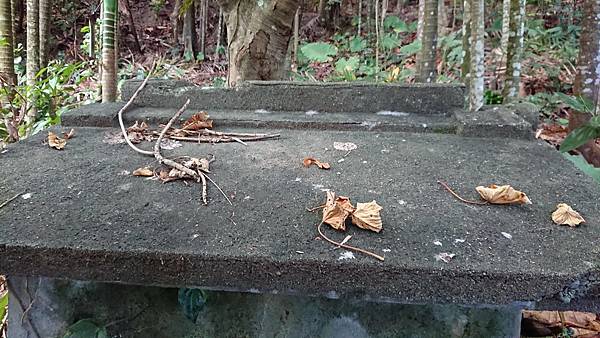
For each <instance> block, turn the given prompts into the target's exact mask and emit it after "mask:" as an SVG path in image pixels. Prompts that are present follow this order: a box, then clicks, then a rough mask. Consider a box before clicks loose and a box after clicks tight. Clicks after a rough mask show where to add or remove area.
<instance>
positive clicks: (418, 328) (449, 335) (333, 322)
mask: <svg viewBox="0 0 600 338" xmlns="http://www.w3.org/2000/svg"><path fill="white" fill-rule="evenodd" d="M10 282H11V285H12V287H13V289H12V290H13V291H14V292H13V294H12V296H14V297H19V298H20V299H21V300H22V301H23V302H25V304H29V295H30V294H35V295H36V301H35V302H34V303H33V304H32V307H31V308H30V309H29V311H28V312H27V318H28V320H26V321H23V322H21V317H22V314H23V310H22V309H21V308H20V307H19V306H17V304H16V302H11V305H12V307H11V308H10V309H9V313H10V316H11V317H10V318H11V321H10V325H9V337H10V338H27V337H32V336H35V334H34V333H33V330H32V329H31V325H33V326H34V327H35V328H36V330H37V331H38V332H43V335H41V338H45V337H49V338H50V337H51V338H55V337H62V336H63V335H64V332H65V330H66V328H67V327H68V326H69V325H71V324H73V323H74V322H76V321H77V320H80V319H90V320H92V321H93V322H94V323H95V324H96V325H98V326H106V325H108V327H107V331H108V335H109V337H127V338H147V337H169V338H194V337H198V338H206V337H211V338H218V337H235V338H237V337H273V338H308V337H311V338H312V337H319V338H349V337H351V338H387V337H415V338H421V337H422V338H432V337H440V338H441V337H444V338H459V337H460V338H468V337H471V338H479V337H489V338H494V337H498V338H505V337H518V336H519V332H520V325H519V323H520V319H521V313H520V311H519V309H518V308H514V307H512V308H511V307H507V308H498V307H495V308H482V307H477V308H472V307H462V306H458V305H455V304H452V305H437V304H430V305H427V306H421V305H406V304H389V303H372V302H353V301H348V300H328V299H323V298H311V297H297V296H292V297H289V296H288V297H286V296H281V295H268V294H267V295H259V294H251V293H237V292H206V295H207V296H206V303H205V305H204V307H203V308H202V309H201V310H200V311H199V313H198V317H197V319H196V321H195V322H193V321H192V320H190V319H187V318H185V317H184V315H183V311H182V310H181V309H180V306H179V305H178V304H177V289H168V288H157V287H140V286H131V285H119V284H108V283H90V282H80V281H66V280H56V279H48V278H42V279H39V278H29V279H28V280H27V281H26V280H25V279H24V278H13V279H11V280H10ZM26 288H27V289H28V290H29V292H27V291H26V290H25V289H26ZM90 304H93V306H90ZM123 304H127V306H123ZM12 318H14V319H15V320H12ZM30 323H31V324H30Z"/></svg>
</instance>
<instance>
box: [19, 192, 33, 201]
mask: <svg viewBox="0 0 600 338" xmlns="http://www.w3.org/2000/svg"><path fill="white" fill-rule="evenodd" d="M21 198H22V199H24V200H28V199H30V198H31V193H30V192H28V193H26V194H23V195H21Z"/></svg>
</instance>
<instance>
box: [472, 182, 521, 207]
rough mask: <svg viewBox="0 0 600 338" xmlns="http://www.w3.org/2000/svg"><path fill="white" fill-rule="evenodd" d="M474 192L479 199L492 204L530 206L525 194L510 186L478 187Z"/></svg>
mask: <svg viewBox="0 0 600 338" xmlns="http://www.w3.org/2000/svg"><path fill="white" fill-rule="evenodd" d="M475 190H477V192H478V193H479V195H481V198H483V199H484V200H486V201H488V202H489V203H492V204H531V201H530V200H529V198H528V197H527V195H525V193H523V192H521V191H518V190H515V189H513V187H511V186H510V185H501V186H497V185H495V184H492V185H490V186H489V187H483V186H478V187H476V188H475Z"/></svg>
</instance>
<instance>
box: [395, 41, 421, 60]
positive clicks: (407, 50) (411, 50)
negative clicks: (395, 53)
mask: <svg viewBox="0 0 600 338" xmlns="http://www.w3.org/2000/svg"><path fill="white" fill-rule="evenodd" d="M420 50H421V40H415V41H413V42H411V43H409V44H408V45H404V46H402V47H401V48H400V54H402V55H404V56H412V55H415V54H417V53H418V52H419V51H420Z"/></svg>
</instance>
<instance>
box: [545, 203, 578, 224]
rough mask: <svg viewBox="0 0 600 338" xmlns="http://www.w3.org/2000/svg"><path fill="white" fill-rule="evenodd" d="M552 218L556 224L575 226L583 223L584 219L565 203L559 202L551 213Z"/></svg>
mask: <svg viewBox="0 0 600 338" xmlns="http://www.w3.org/2000/svg"><path fill="white" fill-rule="evenodd" d="M552 220H553V221H554V223H556V224H558V225H568V226H570V227H576V226H578V225H579V224H581V223H585V219H583V217H581V215H580V214H579V213H578V212H577V211H575V210H573V208H571V207H570V206H569V205H568V204H565V203H560V204H559V205H557V206H556V211H554V212H553V213H552Z"/></svg>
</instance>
